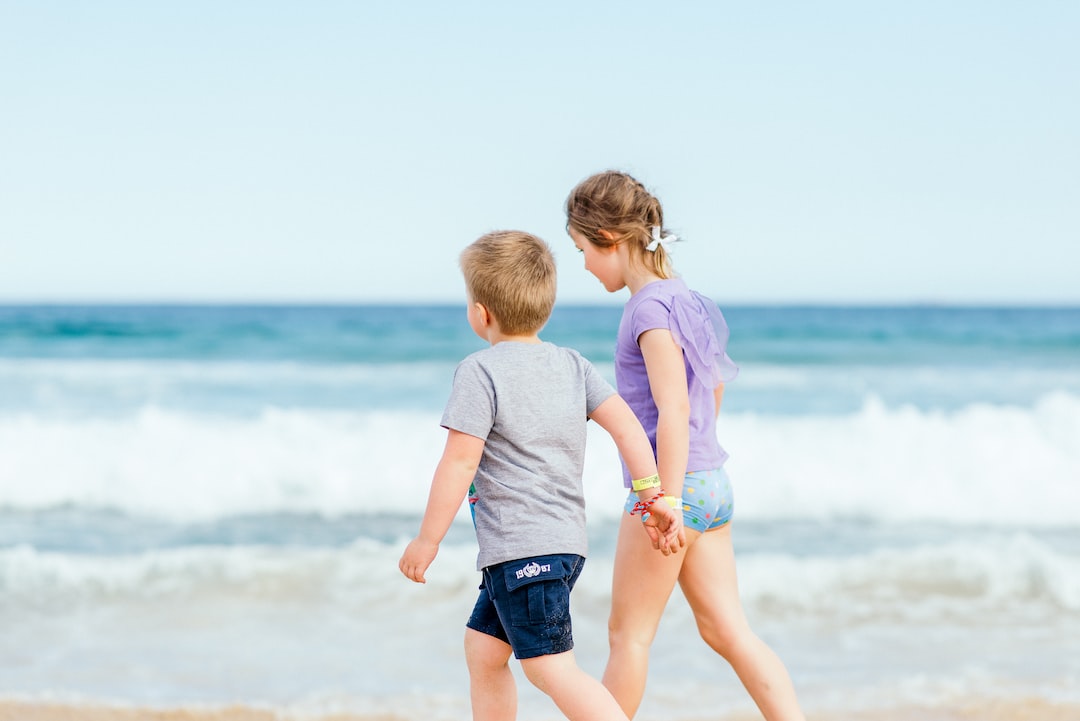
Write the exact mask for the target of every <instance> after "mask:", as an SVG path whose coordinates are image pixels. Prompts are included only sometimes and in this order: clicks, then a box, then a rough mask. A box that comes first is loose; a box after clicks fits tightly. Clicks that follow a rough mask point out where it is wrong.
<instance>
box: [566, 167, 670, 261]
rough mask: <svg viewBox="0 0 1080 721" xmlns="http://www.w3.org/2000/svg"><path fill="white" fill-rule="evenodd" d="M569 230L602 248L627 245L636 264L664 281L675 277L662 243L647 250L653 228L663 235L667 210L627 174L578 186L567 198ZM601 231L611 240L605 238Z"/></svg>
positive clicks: (602, 176)
mask: <svg viewBox="0 0 1080 721" xmlns="http://www.w3.org/2000/svg"><path fill="white" fill-rule="evenodd" d="M566 227H567V229H570V228H573V229H574V230H576V231H577V232H579V233H581V234H582V235H583V236H585V238H586V239H587V240H588V241H589V242H590V243H592V244H593V245H596V246H599V247H601V248H610V247H612V246H614V245H618V244H619V243H626V245H627V247H628V248H629V249H630V255H631V258H633V259H634V260H635V261H636V262H639V263H641V264H643V265H644V266H645V267H646V268H647V269H648V270H650V271H652V272H653V273H655V274H656V275H658V276H659V277H661V278H671V277H672V276H673V271H672V268H671V261H670V259H669V258H668V254H667V251H666V250H665V249H664V246H663V245H662V244H661V245H657V247H656V250H653V251H649V250H646V249H645V246H647V245H648V244H649V243H651V242H652V240H653V237H652V229H653V228H654V227H657V228H660V233H661V235H664V209H663V208H661V207H660V201H659V200H657V199H656V197H655V196H654V195H653V194H652V193H650V192H649V191H648V190H646V189H645V186H644V185H642V184H641V183H640V182H638V181H637V180H636V179H635V178H633V177H632V176H631V175H628V174H627V173H622V172H619V171H617V170H608V171H605V172H603V173H597V174H596V175H592V176H590V177H588V178H586V179H585V180H583V181H581V182H580V183H578V184H577V187H575V188H574V189H573V190H571V191H570V195H569V197H567V199H566ZM601 230H604V231H607V232H608V233H609V234H611V236H612V237H611V238H606V237H604V236H603V235H601V234H600V231H601Z"/></svg>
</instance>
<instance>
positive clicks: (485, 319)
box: [475, 303, 491, 328]
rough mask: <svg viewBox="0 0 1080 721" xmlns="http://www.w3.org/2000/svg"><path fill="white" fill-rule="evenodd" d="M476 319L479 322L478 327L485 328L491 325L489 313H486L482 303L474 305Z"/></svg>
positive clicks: (485, 307)
mask: <svg viewBox="0 0 1080 721" xmlns="http://www.w3.org/2000/svg"><path fill="white" fill-rule="evenodd" d="M475 305H476V317H477V319H478V320H479V321H480V325H482V326H484V327H485V328H487V327H488V326H489V325H491V313H489V312H488V309H487V306H486V305H484V304H483V303H476V304H475Z"/></svg>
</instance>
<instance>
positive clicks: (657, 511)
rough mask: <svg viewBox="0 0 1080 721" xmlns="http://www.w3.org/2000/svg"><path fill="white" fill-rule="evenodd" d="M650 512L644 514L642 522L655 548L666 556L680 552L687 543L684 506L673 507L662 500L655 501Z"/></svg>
mask: <svg viewBox="0 0 1080 721" xmlns="http://www.w3.org/2000/svg"><path fill="white" fill-rule="evenodd" d="M649 511H650V512H649V513H648V514H647V515H646V514H642V518H641V523H642V525H643V526H644V527H645V532H646V533H648V534H649V540H651V541H652V544H653V548H655V549H657V550H659V551H660V552H661V553H663V554H664V555H665V556H670V555H671V554H672V553H678V552H679V549H680V548H682V547H683V546H685V545H686V528H685V527H684V526H683V518H682V508H678V509H675V508H672V507H671V506H669V505H668V504H667V503H665V502H663V501H661V502H659V503H654V504H653V506H652V508H650V509H649Z"/></svg>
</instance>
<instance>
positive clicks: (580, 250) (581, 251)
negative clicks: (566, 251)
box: [574, 245, 585, 253]
mask: <svg viewBox="0 0 1080 721" xmlns="http://www.w3.org/2000/svg"><path fill="white" fill-rule="evenodd" d="M574 249H575V250H577V252H579V253H584V252H585V249H584V248H578V247H577V246H576V245H575V246H574Z"/></svg>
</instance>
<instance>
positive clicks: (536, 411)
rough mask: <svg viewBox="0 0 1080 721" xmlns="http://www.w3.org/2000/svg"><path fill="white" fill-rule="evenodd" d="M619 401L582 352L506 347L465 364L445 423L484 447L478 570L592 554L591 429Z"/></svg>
mask: <svg viewBox="0 0 1080 721" xmlns="http://www.w3.org/2000/svg"><path fill="white" fill-rule="evenodd" d="M614 394H615V389H614V388H612V387H611V385H610V384H608V382H607V381H605V380H604V379H603V378H602V377H601V375H600V373H599V372H598V371H597V370H596V368H594V367H593V365H592V364H591V363H590V362H589V361H587V360H585V359H584V358H582V357H581V355H580V354H579V353H578V352H577V351H574V350H571V349H569V348H561V347H559V346H556V345H553V344H551V343H521V342H516V341H504V342H502V343H497V344H496V345H493V346H491V347H490V348H486V349H484V350H482V351H478V352H476V353H473V354H472V355H470V356H469V357H467V358H465V359H464V360H463V361H461V363H460V364H458V367H457V371H455V373H454V385H453V389H452V390H451V392H450V400H449V402H447V404H446V410H445V411H444V413H443V417H442V425H443V426H444V427H446V428H451V429H453V430H456V431H460V432H462V433H467V434H469V435H470V436H476V437H477V438H483V439H485V441H486V442H485V444H484V455H483V457H482V458H481V460H480V467H479V469H478V470H477V472H476V478H475V479H474V484H475V485H476V495H477V497H478V500H477V502H476V505H475V506H474V510H475V511H476V540H477V542H478V543H479V545H480V554H479V556H478V557H477V560H476V567H477V569H482V568H486V567H487V566H491V565H493V564H496V563H503V562H504V561H513V560H516V559H519V558H528V557H530V556H542V555H546V554H553V553H575V554H577V555H579V556H584V555H585V554H586V551H587V543H586V535H585V496H584V492H583V489H582V486H581V473H582V467H583V466H584V463H585V436H586V423H587V422H588V415H589V414H590V413H592V412H593V411H594V410H596V408H597V406H599V405H600V404H601V403H603V402H604V401H606V400H607V399H608V398H610V397H611V396H613V395H614Z"/></svg>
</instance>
